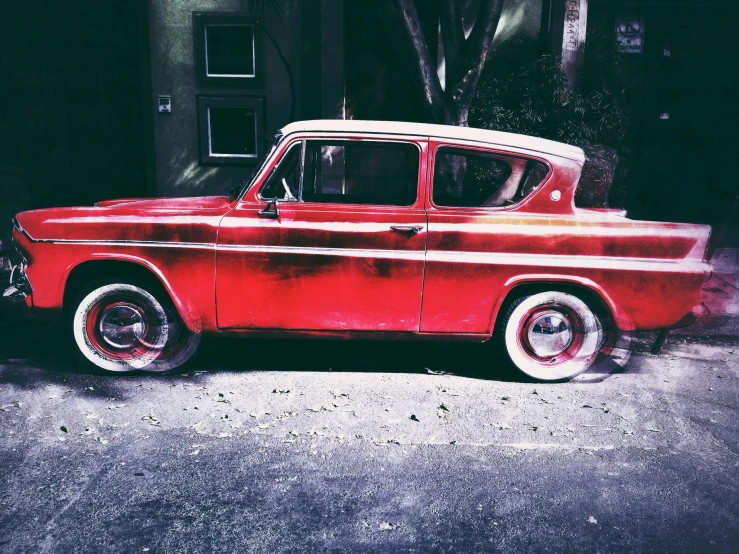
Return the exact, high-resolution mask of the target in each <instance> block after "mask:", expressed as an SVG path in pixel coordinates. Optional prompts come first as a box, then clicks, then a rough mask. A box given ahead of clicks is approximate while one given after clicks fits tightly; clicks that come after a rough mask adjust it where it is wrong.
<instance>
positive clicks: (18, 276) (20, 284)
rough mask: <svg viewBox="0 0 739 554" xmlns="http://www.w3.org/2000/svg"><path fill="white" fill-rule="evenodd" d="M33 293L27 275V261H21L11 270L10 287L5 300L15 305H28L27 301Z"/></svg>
mask: <svg viewBox="0 0 739 554" xmlns="http://www.w3.org/2000/svg"><path fill="white" fill-rule="evenodd" d="M32 293H33V287H32V286H31V282H30V281H29V280H28V276H27V275H26V260H25V259H21V261H20V262H19V263H17V264H15V265H13V267H12V268H11V270H10V286H9V287H8V288H6V289H5V292H3V300H5V301H6V302H11V303H13V304H18V303H21V302H23V303H27V302H26V299H27V298H28V297H29V296H30V295H31V294H32Z"/></svg>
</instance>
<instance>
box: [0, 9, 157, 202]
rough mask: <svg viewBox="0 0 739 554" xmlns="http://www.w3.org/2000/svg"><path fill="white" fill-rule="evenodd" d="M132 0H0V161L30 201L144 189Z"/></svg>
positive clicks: (91, 198) (96, 196)
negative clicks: (22, 184) (22, 185)
mask: <svg viewBox="0 0 739 554" xmlns="http://www.w3.org/2000/svg"><path fill="white" fill-rule="evenodd" d="M139 4H140V2H138V1H135V2H134V1H130V2H129V1H127V2H120V1H115V0H95V1H92V0H75V1H74V2H59V1H52V0H25V1H23V2H6V3H5V4H4V5H3V8H2V12H0V74H1V75H2V86H1V87H0V95H2V102H0V168H2V173H5V174H13V175H15V176H16V178H20V179H21V180H22V181H23V182H25V183H26V186H27V188H28V189H29V193H30V204H31V205H32V206H33V207H42V206H54V205H57V206H59V205H74V204H90V203H92V202H94V201H96V200H100V199H105V198H112V197H121V196H129V197H130V196H143V195H146V192H147V185H146V162H145V157H146V156H145V150H144V144H145V142H144V141H145V133H144V118H143V113H144V112H143V109H142V108H143V106H142V105H143V95H142V86H141V67H140V51H139V47H140V42H141V41H140V38H139V36H140V31H141V29H140V28H139V25H140V18H139V14H138V13H137V10H139V9H140V6H139ZM144 23H145V20H144ZM147 55H148V54H147ZM4 194H8V192H4Z"/></svg>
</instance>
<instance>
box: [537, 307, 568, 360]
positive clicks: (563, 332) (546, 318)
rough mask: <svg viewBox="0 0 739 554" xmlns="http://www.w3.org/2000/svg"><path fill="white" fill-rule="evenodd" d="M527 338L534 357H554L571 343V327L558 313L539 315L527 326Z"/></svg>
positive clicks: (551, 312) (564, 317) (565, 318)
mask: <svg viewBox="0 0 739 554" xmlns="http://www.w3.org/2000/svg"><path fill="white" fill-rule="evenodd" d="M527 338H528V342H529V345H530V346H531V349H532V350H533V352H534V354H535V355H536V356H539V357H541V358H549V357H552V356H556V355H558V354H561V353H562V352H564V351H565V350H567V347H568V346H570V344H571V343H572V325H571V323H570V321H569V319H568V318H567V317H566V316H565V315H564V314H562V313H560V312H555V311H549V312H545V313H540V314H538V315H536V316H535V319H534V320H533V321H532V322H531V324H530V325H529V328H528V336H527Z"/></svg>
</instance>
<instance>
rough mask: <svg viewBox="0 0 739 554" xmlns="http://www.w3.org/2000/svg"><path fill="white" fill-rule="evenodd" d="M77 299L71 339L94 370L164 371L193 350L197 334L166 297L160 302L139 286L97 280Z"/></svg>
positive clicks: (188, 356)
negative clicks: (185, 322) (72, 337)
mask: <svg viewBox="0 0 739 554" xmlns="http://www.w3.org/2000/svg"><path fill="white" fill-rule="evenodd" d="M158 296H160V297H163V296H164V295H163V294H159V295H158ZM78 299H79V300H78V302H77V303H76V307H75V310H74V313H73V315H72V331H73V334H74V340H75V342H76V343H77V346H78V348H79V350H80V352H81V354H82V355H83V356H84V358H85V359H86V360H88V361H89V362H91V363H93V364H94V365H96V366H97V367H100V368H102V369H105V370H108V371H116V372H122V371H135V370H144V371H167V370H170V369H174V368H176V367H178V366H181V365H182V364H184V363H185V362H187V361H188V360H189V359H190V358H191V357H192V356H193V355H194V354H195V351H196V350H197V347H198V344H199V342H200V335H199V334H198V333H193V332H192V331H190V330H189V329H188V328H187V326H186V325H185V324H184V323H183V321H182V320H181V318H180V317H179V314H178V313H177V310H176V309H175V308H174V306H173V305H171V302H168V301H167V300H169V299H168V298H167V299H166V300H165V299H164V298H162V299H161V300H160V299H158V298H157V297H156V296H155V295H154V294H152V293H151V292H149V291H147V290H146V289H145V288H144V287H143V286H140V285H137V284H133V283H116V282H98V283H94V284H91V285H90V286H88V287H87V288H86V289H85V290H84V291H83V292H82V293H81V294H80V295H79V296H78Z"/></svg>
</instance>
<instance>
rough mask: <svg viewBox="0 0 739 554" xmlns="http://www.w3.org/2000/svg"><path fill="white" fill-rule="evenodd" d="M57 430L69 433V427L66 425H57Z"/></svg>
mask: <svg viewBox="0 0 739 554" xmlns="http://www.w3.org/2000/svg"><path fill="white" fill-rule="evenodd" d="M59 430H60V431H61V432H62V433H69V427H67V426H66V425H62V426H61V427H59Z"/></svg>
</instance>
